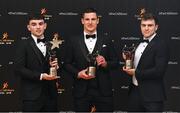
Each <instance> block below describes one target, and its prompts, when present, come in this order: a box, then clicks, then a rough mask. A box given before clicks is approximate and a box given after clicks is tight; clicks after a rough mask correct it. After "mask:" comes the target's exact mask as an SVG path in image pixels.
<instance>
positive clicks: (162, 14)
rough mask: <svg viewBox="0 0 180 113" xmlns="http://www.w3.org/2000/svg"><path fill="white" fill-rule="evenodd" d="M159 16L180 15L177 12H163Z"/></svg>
mask: <svg viewBox="0 0 180 113" xmlns="http://www.w3.org/2000/svg"><path fill="white" fill-rule="evenodd" d="M159 15H161V16H177V15H179V12H177V11H161V12H159Z"/></svg>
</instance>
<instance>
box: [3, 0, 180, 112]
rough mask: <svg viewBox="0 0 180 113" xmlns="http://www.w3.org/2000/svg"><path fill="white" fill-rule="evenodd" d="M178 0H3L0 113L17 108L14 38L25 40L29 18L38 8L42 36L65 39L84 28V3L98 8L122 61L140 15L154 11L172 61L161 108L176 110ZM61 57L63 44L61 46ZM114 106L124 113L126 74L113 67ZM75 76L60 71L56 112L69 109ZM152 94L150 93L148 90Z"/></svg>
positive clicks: (179, 88)
mask: <svg viewBox="0 0 180 113" xmlns="http://www.w3.org/2000/svg"><path fill="white" fill-rule="evenodd" d="M179 4H180V1H179V0H171V1H170V0H1V1H0V111H21V101H20V99H21V95H20V87H21V84H20V80H19V78H18V77H17V76H15V75H14V72H13V71H14V51H15V47H16V46H15V43H16V41H17V40H18V39H24V38H27V36H28V35H29V32H28V30H27V27H26V25H27V17H28V15H29V14H30V13H31V12H41V13H42V14H44V15H45V18H46V20H47V23H48V28H47V30H46V33H45V34H46V36H48V37H49V39H51V38H52V37H54V36H57V34H58V35H59V37H60V38H62V39H63V40H64V42H66V40H67V39H68V38H70V37H71V36H73V35H77V34H79V33H81V32H82V26H81V22H80V13H81V11H82V10H83V9H84V8H86V7H94V8H95V9H97V11H98V12H99V14H100V15H99V16H100V24H99V27H98V30H99V31H101V32H103V33H104V34H106V35H109V36H110V37H111V38H112V41H113V42H114V46H115V48H116V53H115V54H117V55H118V57H119V58H120V64H122V65H123V64H124V62H123V60H122V58H121V52H122V48H123V46H124V45H125V44H133V43H135V42H137V41H138V40H139V39H140V37H141V32H140V27H139V18H140V16H141V14H142V13H143V12H146V11H148V12H152V13H154V14H155V15H156V16H157V17H158V18H159V30H158V33H160V34H161V35H162V36H163V38H164V39H165V40H167V41H168V44H169V47H170V59H169V62H168V69H167V71H166V75H165V85H166V92H167V97H168V99H167V101H166V102H165V111H170V112H171V111H172V112H174V111H180V99H179V98H180V64H179V62H180V52H179V48H180V7H179ZM59 49H60V54H61V58H62V60H63V59H64V53H65V46H64V44H62V45H61V46H60V48H59ZM111 79H112V85H113V89H112V90H113V92H114V110H115V111H126V110H127V99H128V95H127V94H128V84H129V82H130V80H129V77H128V76H127V75H126V74H125V73H123V72H122V71H121V69H119V70H115V71H112V76H111ZM72 84H73V80H72V78H71V77H70V76H69V73H68V72H66V71H64V70H63V71H62V73H61V78H60V86H59V89H58V94H59V98H58V106H59V111H73V98H72ZM152 95H153V92H152Z"/></svg>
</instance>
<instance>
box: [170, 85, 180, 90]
mask: <svg viewBox="0 0 180 113" xmlns="http://www.w3.org/2000/svg"><path fill="white" fill-rule="evenodd" d="M171 89H174V90H180V86H171Z"/></svg>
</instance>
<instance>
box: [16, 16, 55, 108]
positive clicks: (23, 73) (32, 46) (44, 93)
mask: <svg viewBox="0 0 180 113" xmlns="http://www.w3.org/2000/svg"><path fill="white" fill-rule="evenodd" d="M46 26H47V25H46V23H45V20H44V17H43V16H42V15H40V14H33V15H31V16H30V18H29V20H28V25H27V28H28V30H29V31H30V33H31V36H30V37H29V38H27V39H24V40H20V41H19V43H18V44H17V49H16V56H15V57H16V58H15V66H16V67H15V68H16V69H15V72H16V74H17V75H18V76H20V78H21V87H22V104H23V107H22V110H23V111H36V112H38V111H57V88H56V79H57V77H56V76H54V75H49V74H48V73H49V68H50V66H51V67H56V68H58V63H57V60H54V61H52V62H50V61H49V56H48V52H47V47H46V44H45V37H44V31H45V29H46Z"/></svg>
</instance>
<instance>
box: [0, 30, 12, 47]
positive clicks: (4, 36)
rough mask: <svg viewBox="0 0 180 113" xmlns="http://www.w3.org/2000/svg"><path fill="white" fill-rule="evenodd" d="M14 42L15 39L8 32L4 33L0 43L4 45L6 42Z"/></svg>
mask: <svg viewBox="0 0 180 113" xmlns="http://www.w3.org/2000/svg"><path fill="white" fill-rule="evenodd" d="M13 42H14V40H11V39H9V35H8V33H7V32H5V33H3V34H2V37H1V39H0V45H4V44H7V45H8V44H12V43H13Z"/></svg>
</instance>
